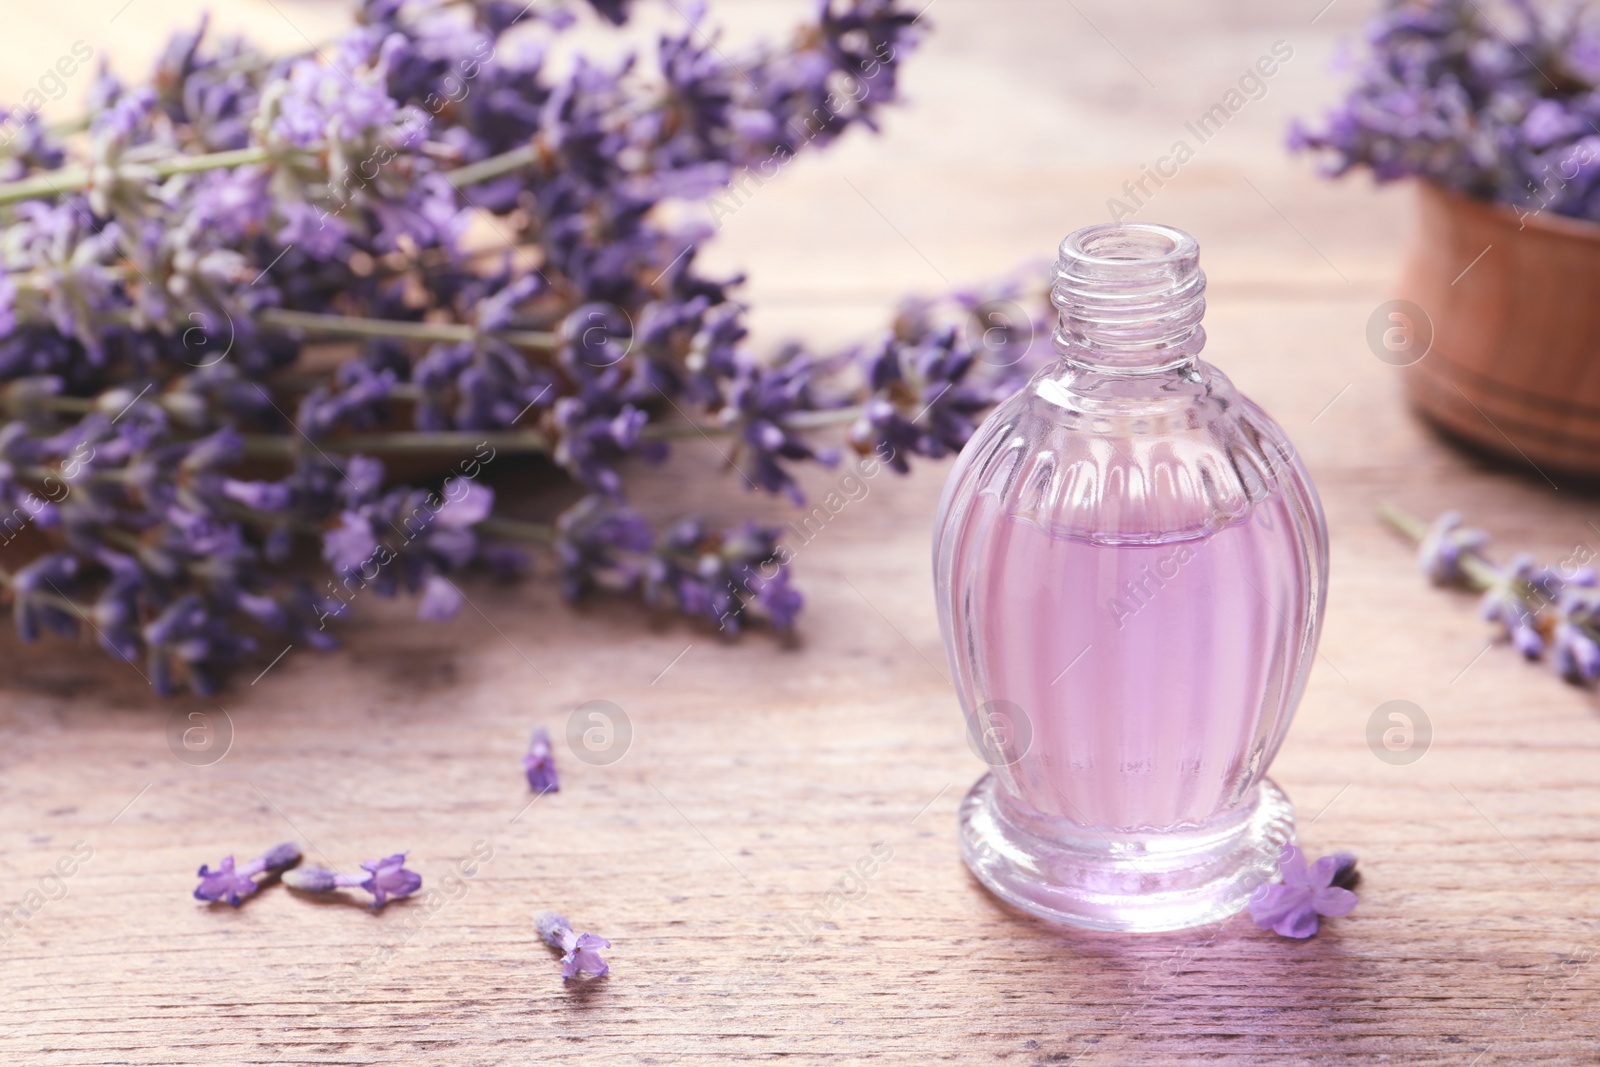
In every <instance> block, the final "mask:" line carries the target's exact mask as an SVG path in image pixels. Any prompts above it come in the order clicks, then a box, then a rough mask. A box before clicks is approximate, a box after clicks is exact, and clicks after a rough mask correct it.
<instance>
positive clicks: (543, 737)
mask: <svg viewBox="0 0 1600 1067" xmlns="http://www.w3.org/2000/svg"><path fill="white" fill-rule="evenodd" d="M522 768H523V770H524V771H525V772H526V773H527V775H528V788H529V789H531V790H533V791H534V792H535V793H538V794H539V795H540V796H543V795H544V794H545V793H555V792H558V791H559V790H560V789H561V779H560V777H559V776H557V774H556V756H555V751H554V750H553V749H552V748H551V747H550V731H549V730H548V729H546V728H545V727H543V726H540V727H539V728H537V729H536V730H534V731H533V737H532V739H531V740H530V741H529V742H528V752H527V755H525V756H523V757H522Z"/></svg>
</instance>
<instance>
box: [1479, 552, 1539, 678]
mask: <svg viewBox="0 0 1600 1067" xmlns="http://www.w3.org/2000/svg"><path fill="white" fill-rule="evenodd" d="M1539 577H1540V575H1539V572H1538V569H1537V567H1536V565H1535V564H1534V561H1533V557H1532V556H1530V555H1528V554H1527V553H1521V554H1519V555H1518V556H1517V557H1516V558H1515V559H1513V560H1512V561H1511V564H1510V566H1508V567H1506V568H1505V569H1504V570H1503V571H1501V572H1499V573H1498V575H1497V577H1496V579H1495V581H1494V582H1493V584H1491V585H1490V586H1489V588H1488V589H1487V590H1486V591H1485V592H1484V594H1483V601H1482V603H1481V605H1480V609H1479V610H1480V611H1481V613H1482V615H1483V617H1484V619H1486V620H1487V621H1489V622H1496V623H1499V624H1500V626H1501V628H1502V629H1504V631H1505V633H1506V636H1507V637H1508V638H1510V640H1511V644H1512V645H1513V646H1514V647H1515V648H1516V650H1517V651H1518V652H1521V653H1522V654H1523V656H1525V657H1526V658H1528V659H1538V658H1539V657H1540V656H1542V655H1543V654H1544V647H1545V640H1544V635H1543V634H1541V633H1540V632H1539V615H1538V607H1537V604H1536V603H1535V602H1533V601H1532V600H1531V599H1530V598H1531V597H1534V596H1539V595H1540V593H1539V587H1538V584H1537V583H1538V580H1539ZM1541 599H1542V597H1541Z"/></svg>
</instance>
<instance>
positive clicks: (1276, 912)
mask: <svg viewBox="0 0 1600 1067" xmlns="http://www.w3.org/2000/svg"><path fill="white" fill-rule="evenodd" d="M1278 869H1279V873H1280V875H1281V877H1282V881H1281V882H1280V883H1278V884H1276V885H1264V886H1261V887H1260V888H1259V889H1257V890H1256V891H1255V895H1253V896H1252V897H1251V898H1250V917H1251V918H1252V919H1254V920H1255V922H1256V925H1257V926H1259V927H1261V929H1263V930H1272V931H1274V932H1276V933H1277V934H1279V935H1281V936H1283V937H1295V938H1306V937H1311V936H1312V935H1314V934H1315V933H1316V932H1317V928H1318V926H1319V924H1320V920H1319V917H1329V918H1331V917H1336V916H1340V915H1348V914H1350V912H1351V911H1352V910H1353V909H1354V908H1355V906H1356V895H1355V894H1354V893H1352V892H1351V891H1350V890H1349V889H1346V888H1343V887H1342V886H1340V885H1339V884H1337V883H1339V882H1347V883H1348V882H1352V881H1353V879H1354V872H1355V856H1354V855H1352V854H1350V853H1348V852H1342V853H1339V854H1337V855H1333V856H1324V857H1322V858H1321V859H1319V860H1317V862H1316V863H1314V864H1311V865H1310V866H1309V867H1308V866H1307V865H1306V858H1305V854H1304V853H1302V852H1301V851H1300V850H1299V849H1298V848H1296V847H1295V846H1294V845H1286V846H1284V849H1283V854H1282V855H1281V856H1280V857H1279V859H1278Z"/></svg>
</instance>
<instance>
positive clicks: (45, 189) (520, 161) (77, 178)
mask: <svg viewBox="0 0 1600 1067" xmlns="http://www.w3.org/2000/svg"><path fill="white" fill-rule="evenodd" d="M299 155H300V157H301V158H303V159H304V160H306V161H307V162H309V161H312V160H314V159H315V158H316V155H315V154H314V153H310V152H303V153H300V154H299ZM537 159H538V151H537V150H536V149H535V148H534V147H533V146H532V145H524V146H522V147H521V148H513V149H511V151H509V152H502V153H500V154H499V155H497V156H490V157H489V158H488V159H480V160H479V161H478V162H476V163H469V164H467V165H466V166H464V167H458V168H456V169H455V170H449V171H445V174H444V176H445V179H446V180H447V181H449V182H450V184H452V185H454V186H455V187H456V188H458V189H459V188H461V187H462V186H466V185H475V184H477V183H478V182H483V181H487V180H489V179H490V178H498V177H500V176H501V175H502V174H510V173H512V172H513V171H516V170H520V169H521V168H523V167H526V166H528V165H529V164H531V163H533V162H534V161H536V160H537ZM270 162H273V155H272V151H271V150H270V149H268V148H267V147H265V146H264V145H251V146H250V147H248V148H233V149H229V150H228V151H226V152H204V153H201V154H199V155H178V156H171V157H169V158H167V159H158V160H154V161H153V162H150V163H142V164H138V165H139V166H143V167H145V168H147V169H148V170H150V171H152V172H154V173H155V174H156V175H157V176H158V177H162V178H170V177H171V176H173V175H174V174H196V173H199V172H200V171H207V170H226V169H228V168H229V167H245V166H251V165H254V164H257V163H270ZM89 181H90V170H89V168H88V167H85V166H82V165H80V164H74V165H72V166H70V167H62V168H61V169H59V170H52V171H45V172H44V173H42V174H34V175H30V176H29V177H26V178H23V179H21V180H20V181H14V182H5V183H0V204H15V203H17V202H18V201H20V200H34V199H38V198H40V197H47V196H59V195H61V194H62V193H74V192H78V191H79V190H82V189H87V188H88V187H89Z"/></svg>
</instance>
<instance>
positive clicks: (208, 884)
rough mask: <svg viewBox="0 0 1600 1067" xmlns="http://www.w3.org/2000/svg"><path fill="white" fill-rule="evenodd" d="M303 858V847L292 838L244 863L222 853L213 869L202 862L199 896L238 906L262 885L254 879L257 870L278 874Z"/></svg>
mask: <svg viewBox="0 0 1600 1067" xmlns="http://www.w3.org/2000/svg"><path fill="white" fill-rule="evenodd" d="M299 862H300V848H299V846H298V845H295V844H294V843H293V842H288V841H286V842H284V843H283V844H281V845H274V846H273V847H272V848H269V849H268V850H267V851H266V852H265V853H263V854H262V855H260V856H258V857H256V858H255V859H253V860H251V861H250V862H249V863H246V864H245V865H244V866H242V867H236V866H234V862H233V857H232V856H224V857H222V864H221V865H220V866H219V867H218V868H217V869H216V870H214V871H213V870H212V869H211V868H210V866H209V865H207V864H201V866H200V870H199V872H198V874H199V878H200V884H199V885H198V886H196V887H195V891H194V898H195V899H196V900H212V901H216V900H226V901H227V902H228V903H229V904H232V905H233V906H234V907H236V908H237V907H238V906H239V904H240V903H241V902H242V901H243V900H244V898H245V897H247V896H249V895H250V894H251V893H254V892H255V891H256V890H257V889H260V888H261V885H260V883H258V882H257V881H256V880H255V876H256V875H258V874H269V875H270V874H277V873H279V872H282V871H285V870H287V869H288V868H290V867H293V866H294V865H295V864H297V863H299Z"/></svg>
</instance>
